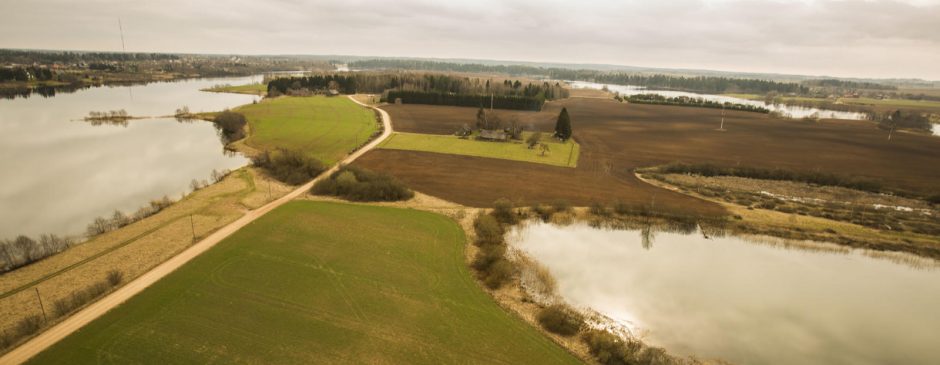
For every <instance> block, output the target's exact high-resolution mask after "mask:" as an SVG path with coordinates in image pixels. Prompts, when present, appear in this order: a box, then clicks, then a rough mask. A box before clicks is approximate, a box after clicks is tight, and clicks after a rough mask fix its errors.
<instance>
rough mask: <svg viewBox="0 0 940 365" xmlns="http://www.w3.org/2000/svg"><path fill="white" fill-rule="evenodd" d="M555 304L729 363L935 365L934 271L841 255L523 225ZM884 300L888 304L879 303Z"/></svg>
mask: <svg viewBox="0 0 940 365" xmlns="http://www.w3.org/2000/svg"><path fill="white" fill-rule="evenodd" d="M511 242H513V243H512V244H513V245H514V247H516V248H518V249H521V250H522V251H523V252H525V253H527V254H528V255H529V256H531V257H532V258H534V259H536V260H537V261H539V262H541V263H542V264H543V265H545V266H546V267H547V268H548V269H549V271H550V272H551V274H552V275H553V276H554V277H555V278H556V280H557V283H558V294H559V295H560V296H561V297H562V298H564V299H565V300H566V301H567V302H569V303H570V304H572V305H574V306H576V307H582V308H584V307H586V308H591V309H593V310H596V311H598V312H600V313H601V314H604V315H606V316H608V317H610V318H611V319H613V320H614V321H615V322H617V323H618V324H620V325H621V326H623V327H626V328H627V329H629V330H630V331H631V332H632V333H633V334H635V335H637V336H640V337H641V338H643V339H644V340H645V341H647V342H648V343H650V344H651V345H655V346H662V347H665V348H666V349H667V350H668V351H670V352H672V353H676V354H680V355H696V356H698V357H703V358H721V359H725V360H728V361H731V362H733V363H738V364H928V363H937V362H938V361H940V353H938V352H937V351H936V344H937V343H940V331H937V328H940V317H938V316H936V315H935V311H936V308H940V270H938V269H937V266H936V263H934V262H933V261H924V260H921V259H917V258H913V257H908V256H887V257H882V256H879V257H874V256H873V255H867V254H865V253H864V252H860V251H850V250H848V249H845V248H843V247H840V246H835V245H828V244H817V243H800V244H784V243H782V242H781V241H771V240H770V239H767V240H766V241H760V242H757V241H753V240H744V239H741V238H736V237H706V236H705V235H704V234H702V233H701V232H699V231H692V232H686V233H669V232H655V231H653V230H607V229H598V228H592V227H590V226H588V225H585V224H575V225H571V226H564V227H562V226H555V225H551V224H544V223H532V224H530V225H528V226H526V227H524V228H521V229H517V230H515V231H514V232H513V233H512V236H511ZM886 299H890V300H886Z"/></svg>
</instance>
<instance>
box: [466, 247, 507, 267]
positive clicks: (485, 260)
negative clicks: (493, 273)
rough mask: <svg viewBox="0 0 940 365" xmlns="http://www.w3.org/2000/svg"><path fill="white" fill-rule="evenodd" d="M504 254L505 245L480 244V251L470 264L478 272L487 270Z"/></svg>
mask: <svg viewBox="0 0 940 365" xmlns="http://www.w3.org/2000/svg"><path fill="white" fill-rule="evenodd" d="M505 255H506V246H503V245H485V246H480V251H478V252H477V255H476V257H474V258H473V262H472V263H471V264H470V265H471V266H472V267H473V268H474V269H476V270H477V271H480V272H487V271H489V270H490V267H492V266H493V264H494V263H496V262H497V261H499V260H501V259H503V258H504V257H505Z"/></svg>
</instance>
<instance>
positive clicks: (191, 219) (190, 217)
mask: <svg viewBox="0 0 940 365" xmlns="http://www.w3.org/2000/svg"><path fill="white" fill-rule="evenodd" d="M189 226H190V227H191V228H192V229H193V242H196V222H195V221H193V215H192V214H190V215H189Z"/></svg>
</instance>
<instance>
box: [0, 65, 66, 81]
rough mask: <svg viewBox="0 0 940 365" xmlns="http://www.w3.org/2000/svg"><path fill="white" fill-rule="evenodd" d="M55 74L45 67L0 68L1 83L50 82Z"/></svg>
mask: <svg viewBox="0 0 940 365" xmlns="http://www.w3.org/2000/svg"><path fill="white" fill-rule="evenodd" d="M54 78H55V73H54V72H52V70H50V69H48V68H45V67H36V66H26V67H4V68H0V82H6V81H49V80H52V79H54Z"/></svg>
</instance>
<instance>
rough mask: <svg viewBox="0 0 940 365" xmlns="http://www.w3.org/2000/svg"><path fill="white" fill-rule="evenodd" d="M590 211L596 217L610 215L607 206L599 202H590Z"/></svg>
mask: <svg viewBox="0 0 940 365" xmlns="http://www.w3.org/2000/svg"><path fill="white" fill-rule="evenodd" d="M590 212H591V214H593V215H596V216H598V217H606V216H609V215H610V211H608V210H607V207H605V206H604V204H601V203H591V207H590Z"/></svg>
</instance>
